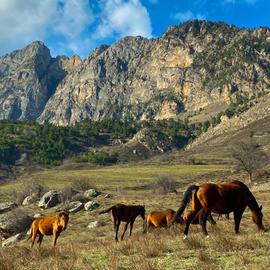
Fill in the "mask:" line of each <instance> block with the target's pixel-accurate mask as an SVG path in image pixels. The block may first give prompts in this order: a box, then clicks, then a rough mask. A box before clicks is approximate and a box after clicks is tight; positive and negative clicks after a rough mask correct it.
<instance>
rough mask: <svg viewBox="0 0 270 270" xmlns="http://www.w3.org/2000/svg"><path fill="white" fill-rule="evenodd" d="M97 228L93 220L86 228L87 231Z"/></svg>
mask: <svg viewBox="0 0 270 270" xmlns="http://www.w3.org/2000/svg"><path fill="white" fill-rule="evenodd" d="M97 226H98V221H97V220H95V221H92V222H90V223H89V224H88V226H87V228H88V229H93V228H96V227H97Z"/></svg>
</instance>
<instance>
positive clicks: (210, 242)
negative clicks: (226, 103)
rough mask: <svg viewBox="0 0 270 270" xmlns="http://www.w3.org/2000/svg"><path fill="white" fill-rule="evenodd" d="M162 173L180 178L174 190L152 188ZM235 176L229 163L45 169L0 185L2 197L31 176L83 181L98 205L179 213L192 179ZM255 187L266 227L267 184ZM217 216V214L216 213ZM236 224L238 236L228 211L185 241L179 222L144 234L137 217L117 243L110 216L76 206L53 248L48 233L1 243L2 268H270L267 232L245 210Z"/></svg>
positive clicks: (56, 183)
mask: <svg viewBox="0 0 270 270" xmlns="http://www.w3.org/2000/svg"><path fill="white" fill-rule="evenodd" d="M160 175H166V176H167V177H170V178H172V179H174V180H176V181H177V183H178V188H177V191H178V194H174V193H170V194H164V195H160V194H154V193H153V190H152V188H151V183H153V182H154V181H155V180H156V179H157V178H158V176H160ZM232 177H233V176H232V173H231V170H230V168H228V166H227V165H226V166H225V165H147V166H146V165H137V166H114V167H106V168H97V169H87V170H60V169H59V170H46V171H42V172H39V173H34V174H32V175H27V176H23V177H22V178H20V179H18V180H16V181H14V182H9V183H6V184H3V185H1V186H0V200H1V201H5V200H8V199H11V198H12V192H13V190H14V189H18V188H20V185H22V183H23V182H25V181H27V180H29V179H30V180H35V181H38V182H42V183H45V184H46V185H47V187H48V188H56V189H61V188H64V187H66V186H69V185H71V184H72V183H73V182H74V181H80V180H82V179H83V180H86V181H89V182H90V183H91V184H93V185H95V186H96V187H97V188H98V189H99V190H100V191H101V192H102V195H100V196H99V197H97V198H96V200H95V201H97V202H98V203H100V205H101V207H100V209H104V208H107V207H109V206H111V205H113V204H114V203H117V202H122V203H130V204H145V206H146V210H147V212H150V211H153V210H158V209H165V208H172V209H175V210H176V209H177V207H178V206H179V203H180V201H181V198H182V192H183V191H184V190H185V189H186V187H187V186H188V185H189V184H191V183H195V182H201V181H206V180H207V179H208V180H211V181H216V180H219V181H220V180H226V179H232ZM236 177H238V176H236ZM239 177H240V176H239ZM233 179H235V177H234V178H233ZM252 191H253V192H254V194H255V196H256V198H257V200H258V202H259V203H261V204H263V207H264V209H263V212H264V220H265V224H266V226H268V227H269V225H270V196H269V195H270V183H259V184H258V185H256V186H253V187H252ZM105 193H110V194H112V197H111V198H104V194H105ZM24 209H25V210H26V211H27V212H29V213H31V214H33V213H37V212H42V210H39V209H38V208H37V207H36V206H33V205H32V206H29V207H27V208H24ZM100 209H99V210H100ZM58 210H59V207H55V208H52V209H50V210H45V211H43V212H44V213H45V214H47V213H54V212H56V211H58ZM214 218H215V219H217V217H216V216H214ZM95 220H97V221H98V222H99V225H98V227H96V228H93V229H88V228H87V225H88V223H89V222H91V221H95ZM240 229H241V234H240V235H235V234H234V231H233V218H232V216H231V219H230V220H225V219H222V220H218V221H217V225H216V226H211V225H208V230H209V234H210V237H209V238H205V237H203V236H202V233H201V230H200V227H199V226H198V225H192V226H191V228H190V234H189V238H188V239H187V240H183V239H182V234H183V227H182V226H181V225H177V226H174V227H172V228H170V229H156V230H153V231H152V232H150V233H148V234H142V221H141V219H140V218H138V219H137V220H136V222H135V225H134V233H133V235H132V236H131V237H130V238H129V237H128V234H126V236H125V240H124V241H122V242H119V243H115V242H114V241H113V237H114V233H113V225H112V221H111V218H110V214H104V215H98V211H92V212H85V211H81V212H78V213H75V214H71V216H70V222H69V225H68V228H67V230H66V231H65V232H63V233H62V234H61V236H60V238H59V242H58V244H57V247H56V248H55V249H53V248H52V246H51V245H52V243H51V242H52V239H51V237H45V239H44V241H43V244H42V246H41V248H37V247H34V248H32V249H31V248H30V243H29V242H26V241H24V240H23V241H21V242H20V243H19V244H18V245H17V246H14V247H10V248H3V249H1V248H0V269H1V270H2V269H3V270H15V269H16V270H17V269H22V270H24V269H25V270H26V269H29V270H30V269H41V270H43V269H44V270H45V269H48V268H50V269H53V270H54V269H55V270H56V269H57V270H60V269H64V270H65V269H114V270H116V269H118V270H120V269H121V270H124V269H134V270H136V269H140V270H150V269H155V270H159V269H194V268H195V269H196V268H197V269H269V268H270V258H269V250H270V241H269V236H270V235H269V232H266V233H259V232H257V229H256V226H255V224H254V223H253V222H252V221H251V216H250V211H249V210H246V212H245V213H244V217H243V220H242V223H241V228H240ZM121 232H122V227H121V229H120V233H121Z"/></svg>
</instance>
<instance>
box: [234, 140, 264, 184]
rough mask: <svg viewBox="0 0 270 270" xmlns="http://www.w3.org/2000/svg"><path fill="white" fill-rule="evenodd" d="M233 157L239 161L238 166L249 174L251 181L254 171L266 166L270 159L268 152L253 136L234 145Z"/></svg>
mask: <svg viewBox="0 0 270 270" xmlns="http://www.w3.org/2000/svg"><path fill="white" fill-rule="evenodd" d="M232 157H233V158H234V159H235V160H236V162H237V168H238V169H239V170H243V171H245V172H246V173H247V174H248V179H249V182H250V183H251V182H252V180H253V174H254V172H255V171H257V170H259V169H260V168H262V167H263V166H265V165H266V164H267V163H268V161H269V157H268V156H267V154H266V153H265V152H264V151H263V150H262V149H261V148H260V146H259V145H258V144H257V143H255V142H254V141H253V139H252V138H249V139H248V140H246V141H241V142H239V143H238V144H237V145H234V148H233V149H232Z"/></svg>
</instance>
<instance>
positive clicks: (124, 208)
mask: <svg viewBox="0 0 270 270" xmlns="http://www.w3.org/2000/svg"><path fill="white" fill-rule="evenodd" d="M110 211H112V218H113V224H114V231H115V241H118V230H119V226H120V223H121V221H124V222H126V225H125V228H124V231H123V234H122V236H121V240H123V239H124V235H125V232H126V230H127V227H128V224H130V233H129V236H131V232H132V227H133V223H134V221H135V219H136V217H137V216H139V215H140V216H141V217H142V219H143V221H144V220H145V208H144V206H142V205H125V204H120V203H119V204H116V205H113V206H112V207H110V208H108V209H106V210H103V211H101V212H99V214H104V213H108V212H110ZM143 226H144V222H143Z"/></svg>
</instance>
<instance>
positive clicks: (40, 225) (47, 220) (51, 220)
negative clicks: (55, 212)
mask: <svg viewBox="0 0 270 270" xmlns="http://www.w3.org/2000/svg"><path fill="white" fill-rule="evenodd" d="M32 227H33V229H34V230H36V231H39V232H40V233H42V234H43V235H52V234H53V231H54V230H57V229H58V216H53V217H48V216H44V217H39V218H37V219H35V220H34V221H33V223H32Z"/></svg>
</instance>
